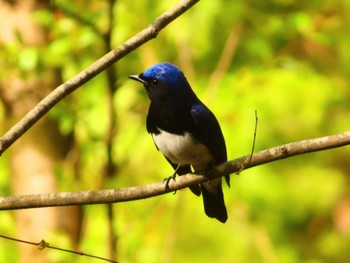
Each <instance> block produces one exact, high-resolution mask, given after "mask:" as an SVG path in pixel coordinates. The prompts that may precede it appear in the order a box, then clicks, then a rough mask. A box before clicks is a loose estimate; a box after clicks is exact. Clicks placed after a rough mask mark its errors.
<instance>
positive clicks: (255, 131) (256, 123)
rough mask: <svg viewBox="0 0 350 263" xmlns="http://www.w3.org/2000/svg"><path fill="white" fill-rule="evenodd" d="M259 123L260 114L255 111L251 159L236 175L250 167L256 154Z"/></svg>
mask: <svg viewBox="0 0 350 263" xmlns="http://www.w3.org/2000/svg"><path fill="white" fill-rule="evenodd" d="M258 121H259V118H258V112H257V110H255V127H254V134H253V145H252V150H251V152H250V156H249V159H248V160H247V162H246V163H245V164H243V165H242V167H241V169H240V170H239V171H238V172H236V174H240V172H242V171H243V170H244V169H245V168H246V167H247V166H248V165H249V163H250V162H251V161H252V158H253V154H254V151H255V143H256V134H257V131H258Z"/></svg>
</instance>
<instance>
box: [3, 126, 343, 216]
mask: <svg viewBox="0 0 350 263" xmlns="http://www.w3.org/2000/svg"><path fill="white" fill-rule="evenodd" d="M349 144H350V131H348V132H344V133H341V134H337V135H331V136H326V137H321V138H316V139H311V140H304V141H299V142H293V143H289V144H284V145H281V146H277V147H274V148H270V149H267V150H263V151H260V152H258V153H256V154H254V155H253V156H252V159H251V160H250V162H249V163H248V164H247V165H246V166H245V169H247V168H251V167H254V166H258V165H262V164H265V163H269V162H273V161H277V160H280V159H285V158H289V157H292V156H294V155H299V154H304V153H310V152H316V151H322V150H327V149H332V148H336V147H341V146H345V145H349ZM250 157H251V155H247V156H243V157H240V158H238V159H235V160H232V161H229V162H226V163H223V164H221V165H218V166H216V167H214V169H213V170H212V178H216V177H220V176H223V175H225V174H228V173H235V172H237V171H240V169H241V167H242V166H243V165H244V164H246V162H247V160H248V159H249V158H250ZM205 180H207V178H206V177H205V176H203V175H194V174H187V175H183V176H180V177H177V178H176V181H173V180H171V181H170V182H169V190H166V189H165V186H164V184H163V183H153V184H148V185H144V186H138V187H128V188H121V189H110V190H98V191H82V192H66V193H50V194H35V195H23V196H15V197H11V196H10V197H1V198H0V210H13V209H23V208H37V207H48V206H68V205H86V204H102V203H118V202H126V201H132V200H139V199H145V198H149V197H153V196H157V195H161V194H165V193H167V192H172V191H175V190H179V189H182V188H186V187H188V186H190V185H193V184H198V183H200V182H203V181H205Z"/></svg>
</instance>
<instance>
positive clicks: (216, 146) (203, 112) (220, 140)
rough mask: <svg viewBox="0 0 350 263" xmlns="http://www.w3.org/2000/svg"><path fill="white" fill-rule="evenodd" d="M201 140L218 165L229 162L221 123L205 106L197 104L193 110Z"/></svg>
mask: <svg viewBox="0 0 350 263" xmlns="http://www.w3.org/2000/svg"><path fill="white" fill-rule="evenodd" d="M191 115H192V118H193V120H194V123H195V127H196V132H197V136H198V138H199V140H200V141H201V142H202V143H203V144H205V145H206V146H207V147H208V149H209V151H210V153H211V154H212V155H213V156H214V158H215V160H216V163H223V162H226V161H227V154H226V145H225V140H224V136H223V134H222V131H221V128H220V125H219V122H218V121H217V119H216V118H215V116H214V114H213V113H212V112H211V111H210V110H209V109H208V108H207V107H206V106H205V105H203V104H195V105H194V106H193V107H192V109H191Z"/></svg>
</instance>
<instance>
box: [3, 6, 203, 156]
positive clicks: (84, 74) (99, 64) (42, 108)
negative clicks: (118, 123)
mask: <svg viewBox="0 0 350 263" xmlns="http://www.w3.org/2000/svg"><path fill="white" fill-rule="evenodd" d="M198 1H199V0H183V1H181V2H179V3H178V4H176V5H175V6H174V7H173V8H171V9H170V10H168V11H166V12H165V13H164V14H163V15H161V16H160V17H158V18H157V19H156V20H155V21H154V22H153V23H151V24H150V25H149V26H148V27H147V28H145V29H144V30H142V31H141V32H139V33H138V34H136V35H135V36H133V37H131V38H130V39H129V40H127V41H126V42H124V43H123V44H122V45H120V46H119V47H118V48H116V49H114V50H112V51H110V52H108V53H107V54H106V55H104V56H103V57H102V58H100V59H98V60H97V61H95V62H94V63H92V64H91V65H90V66H88V67H87V68H86V69H84V70H83V71H81V72H80V73H78V74H77V75H75V76H74V77H73V78H71V79H70V80H68V81H66V82H65V83H63V84H61V85H60V86H58V87H57V88H56V89H55V90H53V91H52V92H51V93H50V94H49V95H47V96H46V97H45V98H44V99H43V100H42V101H40V102H39V103H38V104H37V105H36V106H35V107H34V108H33V109H32V110H30V111H29V112H28V113H27V114H26V115H25V116H24V117H23V118H22V119H21V120H20V121H18V122H17V123H16V124H15V125H14V126H13V127H12V128H11V129H10V130H9V131H8V132H7V133H6V134H5V135H4V136H3V137H2V138H1V139H0V155H1V154H2V153H3V152H4V151H5V150H6V149H7V148H8V147H10V146H11V145H12V144H13V143H14V142H15V141H16V140H17V139H18V138H19V137H21V136H22V135H23V134H24V133H25V132H26V131H27V130H28V129H29V128H30V127H32V126H33V125H34V124H35V123H36V122H37V121H38V120H39V119H40V118H41V117H43V116H44V115H45V114H46V113H47V112H48V111H49V110H50V109H51V108H52V107H53V106H55V105H56V104H57V103H58V102H59V101H61V100H62V99H63V98H64V97H66V96H67V95H68V94H70V93H72V92H73V91H74V90H76V89H77V88H78V87H80V86H82V85H83V84H85V83H86V82H87V81H89V80H90V79H92V78H93V77H95V76H96V75H98V74H99V73H101V72H102V71H103V70H105V69H106V68H108V67H109V66H111V65H112V64H113V63H115V62H117V61H118V60H120V59H121V58H123V57H124V56H126V55H127V54H129V53H130V52H131V51H133V50H135V49H136V48H138V47H139V46H141V45H142V44H144V43H146V42H147V41H149V40H151V39H153V38H155V37H156V36H157V34H158V33H159V31H160V30H162V29H163V28H164V27H166V26H167V25H168V24H169V23H170V22H172V21H173V20H175V19H176V18H177V17H179V16H180V15H181V14H183V13H184V12H185V11H186V10H188V9H189V8H191V7H192V6H193V5H194V4H196V3H197V2H198Z"/></svg>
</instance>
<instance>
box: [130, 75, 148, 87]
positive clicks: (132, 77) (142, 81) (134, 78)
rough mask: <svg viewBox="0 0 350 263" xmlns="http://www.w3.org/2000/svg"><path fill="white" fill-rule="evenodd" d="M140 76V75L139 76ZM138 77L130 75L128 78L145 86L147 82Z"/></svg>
mask: <svg viewBox="0 0 350 263" xmlns="http://www.w3.org/2000/svg"><path fill="white" fill-rule="evenodd" d="M140 75H141V74H140ZM140 75H130V76H129V78H131V79H133V80H136V81H138V82H141V83H142V84H144V85H146V84H147V82H146V81H145V80H144V79H142V78H141V77H140Z"/></svg>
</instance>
